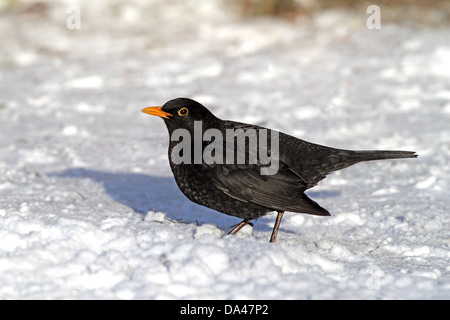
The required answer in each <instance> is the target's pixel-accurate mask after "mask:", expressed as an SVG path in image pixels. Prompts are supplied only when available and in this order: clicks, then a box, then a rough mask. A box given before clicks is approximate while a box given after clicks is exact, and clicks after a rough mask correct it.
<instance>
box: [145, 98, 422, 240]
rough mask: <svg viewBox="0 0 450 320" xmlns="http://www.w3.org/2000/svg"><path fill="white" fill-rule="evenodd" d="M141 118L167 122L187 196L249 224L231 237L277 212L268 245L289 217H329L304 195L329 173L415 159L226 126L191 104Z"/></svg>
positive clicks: (184, 101)
mask: <svg viewBox="0 0 450 320" xmlns="http://www.w3.org/2000/svg"><path fill="white" fill-rule="evenodd" d="M142 112H144V113H147V114H150V115H155V116H159V117H161V118H163V119H164V122H165V124H166V126H167V129H168V131H169V135H170V137H169V162H170V167H171V169H172V173H173V175H174V178H175V181H176V183H177V185H178V187H179V188H180V190H181V191H182V192H183V194H184V195H185V196H186V197H187V198H189V199H190V200H191V201H193V202H195V203H197V204H200V205H203V206H206V207H208V208H211V209H214V210H217V211H219V212H222V213H225V214H227V215H231V216H235V217H238V218H241V219H243V221H242V222H241V223H239V224H238V225H237V226H236V227H235V228H233V229H232V230H231V231H230V232H229V234H236V233H237V232H238V231H239V230H240V229H241V228H242V227H244V226H245V225H246V224H248V223H250V221H251V220H253V219H256V218H259V217H261V216H263V215H265V214H267V213H269V212H272V211H277V212H278V216H277V218H276V221H275V225H274V228H273V231H272V235H271V237H270V242H275V241H276V239H277V234H278V229H279V226H280V223H281V219H282V217H283V214H284V212H285V211H289V212H297V213H305V214H312V215H318V216H329V215H330V213H329V212H328V211H327V210H326V209H324V208H322V207H321V206H320V205H319V204H317V203H316V202H315V201H313V200H311V199H310V198H309V197H308V196H307V195H306V194H305V193H304V192H305V190H307V189H309V188H311V187H314V186H315V185H316V184H317V183H318V182H319V181H321V180H322V179H324V178H325V177H326V176H327V175H328V174H329V173H331V172H333V171H336V170H341V169H344V168H346V167H349V166H351V165H354V164H356V163H358V162H361V161H371V160H382V159H396V158H415V157H417V154H416V153H415V152H411V151H352V150H343V149H336V148H330V147H326V146H322V145H318V144H314V143H310V142H307V141H304V140H300V139H298V138H295V137H293V136H290V135H287V134H284V133H281V132H278V131H275V130H270V129H267V128H264V127H261V126H257V125H251V124H246V123H240V122H235V121H229V120H221V119H219V118H217V117H216V116H214V115H213V114H212V113H211V112H210V111H209V110H208V109H207V108H206V107H204V106H203V105H201V104H200V103H198V102H196V101H194V100H191V99H188V98H177V99H173V100H170V101H168V102H166V103H165V104H164V105H163V106H162V107H148V108H144V109H143V110H142ZM262 133H264V134H262ZM221 135H222V136H221ZM242 137H243V138H244V139H242V140H239V139H241V138H242ZM181 138H183V139H181ZM253 138H256V139H253ZM258 138H259V140H258ZM252 139H253V140H252ZM255 141H256V142H255ZM211 145H212V146H211ZM222 147H223V148H222ZM221 149H222V150H221ZM255 155H256V156H255ZM258 155H259V156H260V157H258ZM263 155H264V156H265V158H264V157H263ZM241 156H242V157H241ZM239 157H241V158H239ZM269 157H270V160H271V162H270V163H269V162H268V161H267V158H269Z"/></svg>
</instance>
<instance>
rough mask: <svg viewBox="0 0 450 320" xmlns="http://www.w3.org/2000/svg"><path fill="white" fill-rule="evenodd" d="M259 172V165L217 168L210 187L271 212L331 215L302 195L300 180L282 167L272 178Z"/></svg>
mask: <svg viewBox="0 0 450 320" xmlns="http://www.w3.org/2000/svg"><path fill="white" fill-rule="evenodd" d="M260 169H261V166H259V165H247V166H246V165H222V166H216V167H215V168H214V172H215V174H214V175H212V179H213V182H214V183H213V185H214V186H215V188H217V189H218V190H220V191H222V192H224V193H225V194H227V195H228V196H230V197H232V198H235V199H237V200H240V201H243V202H251V203H255V204H258V205H260V206H263V207H266V208H269V209H272V210H277V211H290V212H301V213H307V214H313V215H322V216H324V215H330V214H329V212H328V211H327V210H325V209H324V208H322V207H321V206H319V205H318V204H317V203H316V202H314V201H313V200H311V199H310V198H308V196H306V195H305V194H304V191H305V190H306V186H305V185H304V184H303V182H302V180H301V178H299V177H298V176H297V175H296V174H294V173H293V172H292V171H291V170H290V169H289V168H288V167H287V166H286V165H285V164H280V168H279V170H278V172H277V173H276V174H274V175H261V172H260Z"/></svg>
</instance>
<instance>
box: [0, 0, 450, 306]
mask: <svg viewBox="0 0 450 320" xmlns="http://www.w3.org/2000/svg"><path fill="white" fill-rule="evenodd" d="M27 3H31V1H29V2H27ZM43 3H44V7H43V8H42V7H39V6H37V7H36V8H34V9H30V10H20V8H19V9H14V10H13V11H12V12H11V11H4V12H3V15H2V19H1V20H0V133H1V135H0V148H1V153H0V299H433V298H438V299H449V298H450V264H449V260H450V250H449V246H450V232H449V230H450V220H449V209H450V197H449V190H450V183H449V181H450V32H449V31H450V30H449V29H448V28H446V27H442V28H435V29H432V28H413V27H402V26H398V25H385V24H382V27H381V29H380V30H368V29H367V28H366V26H365V19H366V18H367V14H366V13H365V12H363V13H360V14H348V13H343V12H341V11H330V12H326V13H321V14H316V15H315V16H312V17H300V18H298V19H296V20H295V21H284V20H277V19H273V18H253V19H242V18H239V17H238V16H237V15H236V14H235V13H234V12H233V11H230V10H229V8H228V6H226V5H224V4H223V3H222V2H221V1H218V0H217V1H216V0H215V1H208V2H206V1H202V2H201V4H200V2H199V1H178V0H177V1H174V0H173V1H162V0H158V1H157V0H153V1H143V0H142V1H127V2H126V3H122V2H119V1H81V0H80V1H55V2H43ZM70 4H76V5H79V6H80V9H81V29H80V30H68V29H67V28H66V19H67V17H68V14H67V13H66V9H67V7H68V6H69V5H70ZM0 9H2V10H6V8H5V7H3V8H0ZM183 96H185V97H191V98H194V99H196V100H198V101H199V102H201V103H203V104H205V105H206V106H207V107H208V108H210V110H212V111H213V112H214V113H215V114H216V115H217V116H219V117H221V118H227V119H232V120H239V121H243V122H250V123H255V124H260V125H264V126H267V127H270V128H275V129H279V130H281V131H283V132H286V133H289V134H292V135H295V136H297V137H299V138H302V139H305V140H308V141H312V142H316V143H320V144H324V145H329V146H334V147H340V148H347V149H394V150H395V149H397V150H412V151H416V152H417V153H418V154H419V158H417V159H405V160H395V161H381V162H370V163H364V164H358V165H355V166H353V167H351V168H348V169H345V170H343V171H340V172H336V173H333V174H331V175H330V176H329V177H327V178H326V179H325V180H324V181H322V182H321V183H320V184H319V185H318V186H317V187H316V188H313V189H312V190H310V191H308V194H309V196H310V197H311V198H312V199H314V200H316V201H317V202H319V203H320V204H321V205H322V206H324V207H325V208H327V209H328V210H329V211H330V212H331V213H332V216H331V217H315V216H307V215H301V214H294V213H287V214H286V215H285V217H284V219H283V221H282V224H281V228H280V234H279V237H278V242H277V243H276V244H270V243H269V242H268V239H269V237H270V234H271V230H272V227H273V223H274V219H275V214H274V213H273V214H269V215H267V216H265V217H263V218H260V219H258V220H257V221H256V222H255V224H254V226H253V227H250V226H248V227H245V228H244V229H243V230H242V231H241V232H240V233H238V235H237V236H228V235H227V232H228V231H229V230H230V229H231V228H232V226H233V225H235V224H237V223H238V222H240V220H239V219H237V218H234V217H230V216H226V215H223V214H221V213H218V212H215V211H213V210H210V209H207V208H205V207H202V206H198V205H196V204H194V203H192V202H190V201H189V200H188V199H186V198H185V197H184V196H183V195H182V194H181V192H180V191H179V190H178V188H177V186H176V184H175V182H174V179H173V177H172V174H171V171H170V168H169V164H168V159H167V145H168V134H167V131H166V128H165V126H164V123H163V121H161V120H160V119H158V118H156V117H150V116H148V115H145V114H143V113H141V112H140V110H141V109H142V108H143V107H146V106H152V105H161V104H163V103H164V102H166V101H167V100H170V99H172V98H175V97H183Z"/></svg>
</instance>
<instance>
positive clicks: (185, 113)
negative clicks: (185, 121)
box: [178, 108, 189, 117]
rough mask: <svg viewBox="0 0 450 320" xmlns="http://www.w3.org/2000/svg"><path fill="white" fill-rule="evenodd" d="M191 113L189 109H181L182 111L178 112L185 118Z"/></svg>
mask: <svg viewBox="0 0 450 320" xmlns="http://www.w3.org/2000/svg"><path fill="white" fill-rule="evenodd" d="M188 113H189V110H188V108H181V109H180V110H178V115H179V116H182V117H184V116H185V115H187V114H188Z"/></svg>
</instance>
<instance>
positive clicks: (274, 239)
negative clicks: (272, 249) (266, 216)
mask: <svg viewBox="0 0 450 320" xmlns="http://www.w3.org/2000/svg"><path fill="white" fill-rule="evenodd" d="M283 214H284V211H278V215H277V220H275V225H274V226H273V231H272V235H271V236H270V242H277V235H278V228H280V224H281V219H282V218H283Z"/></svg>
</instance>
